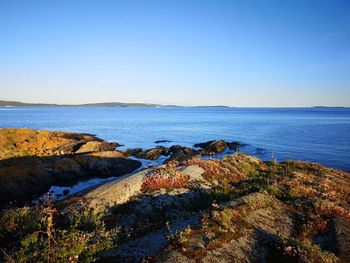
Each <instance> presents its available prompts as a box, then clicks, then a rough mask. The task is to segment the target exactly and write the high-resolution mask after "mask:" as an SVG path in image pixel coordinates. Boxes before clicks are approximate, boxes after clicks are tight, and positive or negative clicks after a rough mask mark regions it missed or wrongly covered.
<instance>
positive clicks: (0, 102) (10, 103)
mask: <svg viewBox="0 0 350 263" xmlns="http://www.w3.org/2000/svg"><path fill="white" fill-rule="evenodd" d="M170 106H172V107H175V106H174V105H160V104H148V103H122V102H102V103H85V104H47V103H25V102H19V101H6V100H0V107H143V108H150V107H170Z"/></svg>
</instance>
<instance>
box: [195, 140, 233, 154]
mask: <svg viewBox="0 0 350 263" xmlns="http://www.w3.org/2000/svg"><path fill="white" fill-rule="evenodd" d="M196 145H197V146H196ZM195 146H196V147H201V148H203V150H204V153H208V154H210V153H221V152H223V151H224V150H225V149H226V147H227V144H226V142H225V141H223V140H217V141H210V142H206V143H204V144H195ZM203 146H204V147H203Z"/></svg>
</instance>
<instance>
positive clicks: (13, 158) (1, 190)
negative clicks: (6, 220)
mask: <svg viewBox="0 0 350 263" xmlns="http://www.w3.org/2000/svg"><path fill="white" fill-rule="evenodd" d="M116 145H117V144H116V143H109V142H107V141H103V140H101V139H99V138H97V137H95V136H93V135H90V134H84V133H66V132H57V131H55V132H50V131H39V130H32V129H0V205H3V204H5V203H7V202H9V201H12V200H17V201H24V200H28V199H32V198H35V197H37V196H39V195H41V194H43V193H45V192H47V191H48V189H49V188H50V186H52V185H58V186H63V185H70V184H73V183H76V182H77V181H78V180H81V179H86V178H89V177H92V176H93V177H109V176H121V175H124V174H128V173H130V172H132V171H134V170H136V169H138V168H139V167H140V166H141V162H139V161H137V160H132V159H129V158H126V157H125V156H124V154H123V153H121V152H118V151H115V150H114V149H115V147H116Z"/></svg>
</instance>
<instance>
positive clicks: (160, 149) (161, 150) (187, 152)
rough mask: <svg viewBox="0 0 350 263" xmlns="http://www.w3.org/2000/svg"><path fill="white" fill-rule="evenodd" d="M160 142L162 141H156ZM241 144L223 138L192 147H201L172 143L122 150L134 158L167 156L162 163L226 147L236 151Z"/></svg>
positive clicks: (219, 150)
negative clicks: (168, 145) (145, 148)
mask: <svg viewBox="0 0 350 263" xmlns="http://www.w3.org/2000/svg"><path fill="white" fill-rule="evenodd" d="M157 142H162V141H157ZM241 146H243V145H242V144H241V143H239V142H226V141H223V140H216V141H209V142H205V143H198V144H195V145H194V147H196V148H201V149H193V148H190V147H184V146H181V145H173V146H171V147H169V148H168V147H164V146H157V147H155V148H152V149H147V150H142V149H141V148H136V149H127V150H123V151H122V152H123V153H124V154H125V155H126V156H134V157H136V158H141V159H148V160H157V159H158V158H159V157H161V156H169V157H168V158H167V159H166V160H165V162H164V163H168V162H170V161H178V162H183V161H186V160H188V159H191V158H193V157H196V156H203V155H211V154H217V153H222V152H223V151H225V150H226V149H229V150H231V151H232V150H233V151H236V150H238V149H239V148H240V147H241Z"/></svg>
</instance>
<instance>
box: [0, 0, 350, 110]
mask: <svg viewBox="0 0 350 263" xmlns="http://www.w3.org/2000/svg"><path fill="white" fill-rule="evenodd" d="M0 99H7V100H20V101H26V102H49V103H86V102H103V101H121V102H149V103H162V104H180V105H218V104H220V105H222V104H224V105H230V106H312V105H329V106H335V105H340V106H350V1H348V0H343V1H341V0H328V1H326V0H313V1H311V0H290V1H287V0H285V1H284V0H283V1H282V0H276V1H263V0H256V1H249V0H244V1H243V0H242V1H235V0H231V1H221V0H212V1H205V0H200V1H194V0H193V1H191V0H184V1H180V0H176V1H170V0H169V1H168V0H162V1H152V0H144V1H133V0H128V1H118V0H115V1H112V0H111V1H104V0H96V1H89V0H85V1H78V0H66V1H65V0H56V1H53V0H45V1H35V0H30V1H29V0H23V1H17V0H0Z"/></svg>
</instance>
